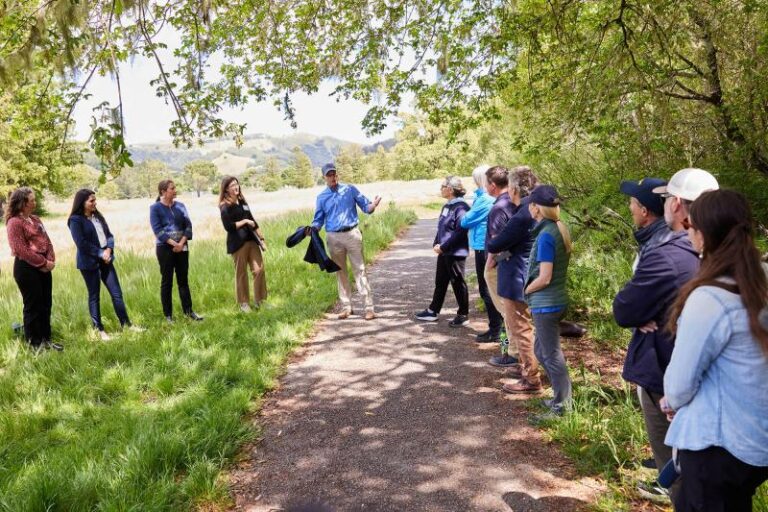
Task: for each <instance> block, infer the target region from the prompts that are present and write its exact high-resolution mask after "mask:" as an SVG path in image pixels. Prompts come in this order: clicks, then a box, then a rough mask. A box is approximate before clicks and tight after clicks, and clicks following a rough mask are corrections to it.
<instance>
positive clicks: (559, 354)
mask: <svg viewBox="0 0 768 512" xmlns="http://www.w3.org/2000/svg"><path fill="white" fill-rule="evenodd" d="M564 314H565V310H562V311H557V312H554V313H531V316H532V317H533V326H534V328H535V329H536V340H535V341H534V347H533V352H534V353H535V354H536V359H538V360H539V363H540V364H541V366H542V367H543V368H544V371H546V372H547V375H548V376H549V381H550V382H551V383H552V392H553V394H554V397H553V399H552V409H553V410H555V411H556V412H560V411H562V410H563V409H569V408H570V407H571V400H572V390H571V378H570V376H569V375H568V365H567V364H566V362H565V356H564V355H563V350H562V349H561V348H560V319H561V318H562V317H563V315H564Z"/></svg>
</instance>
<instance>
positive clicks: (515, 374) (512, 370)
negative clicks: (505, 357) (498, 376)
mask: <svg viewBox="0 0 768 512" xmlns="http://www.w3.org/2000/svg"><path fill="white" fill-rule="evenodd" d="M506 376H507V377H511V378H513V379H522V378H523V367H522V366H520V364H513V365H512V366H507V375H506Z"/></svg>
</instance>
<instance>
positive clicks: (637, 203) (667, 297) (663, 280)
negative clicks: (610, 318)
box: [613, 178, 699, 501]
mask: <svg viewBox="0 0 768 512" xmlns="http://www.w3.org/2000/svg"><path fill="white" fill-rule="evenodd" d="M666 186H667V182H666V181H664V180H661V179H658V178H644V179H642V180H640V181H624V182H622V183H621V186H620V187H619V190H621V192H622V193H624V194H626V195H628V196H629V211H630V214H631V215H632V222H633V223H634V225H635V226H636V228H637V229H636V230H635V232H634V235H635V239H636V240H637V244H638V254H637V257H636V258H635V262H634V264H633V270H634V274H633V276H632V279H630V280H629V282H627V283H626V284H625V285H624V287H623V288H622V289H621V290H620V291H619V293H618V294H617V295H616V298H615V299H614V301H613V315H614V317H615V319H616V323H618V324H619V325H620V326H622V327H628V328H631V329H632V339H631V341H630V342H629V347H628V348H627V356H626V359H625V361H624V371H623V373H622V377H624V379H625V380H627V381H629V382H632V383H634V384H636V385H637V392H638V396H639V399H640V408H641V410H642V412H643V419H644V420H645V428H646V430H647V432H648V440H649V442H650V444H651V451H652V453H653V458H654V461H655V463H656V467H657V468H659V469H661V468H662V467H664V465H665V464H666V463H667V461H668V460H669V459H670V458H671V457H672V450H671V448H669V447H668V446H666V445H665V444H664V437H665V436H666V434H667V429H668V428H669V422H668V421H667V419H666V415H665V414H664V413H663V412H662V411H661V409H660V407H659V400H660V399H661V397H662V396H663V395H664V372H665V371H666V368H667V365H668V364H669V360H670V357H671V356H672V349H673V347H674V336H672V335H671V334H670V333H669V332H668V331H666V330H665V329H659V326H663V325H664V324H665V323H666V319H667V310H668V309H669V306H670V304H672V302H673V301H674V300H675V297H676V296H677V292H678V290H679V289H680V287H681V286H682V285H684V284H685V283H686V282H688V281H689V280H690V279H691V278H692V277H693V276H694V275H695V273H696V270H697V269H698V268H699V258H698V254H696V251H694V250H693V247H692V246H691V243H690V241H689V240H688V238H687V236H686V234H685V231H673V230H672V229H670V226H668V225H667V223H666V222H665V220H664V201H665V199H664V198H663V197H662V196H661V195H659V194H658V193H654V190H658V189H660V188H663V189H666ZM676 490H677V486H673V487H672V489H671V492H672V493H675V492H676ZM638 491H639V492H640V494H641V495H642V496H644V497H645V498H647V499H650V500H653V501H661V500H666V492H665V490H664V489H662V488H660V487H659V486H657V485H655V484H653V483H641V484H640V485H639V486H638Z"/></svg>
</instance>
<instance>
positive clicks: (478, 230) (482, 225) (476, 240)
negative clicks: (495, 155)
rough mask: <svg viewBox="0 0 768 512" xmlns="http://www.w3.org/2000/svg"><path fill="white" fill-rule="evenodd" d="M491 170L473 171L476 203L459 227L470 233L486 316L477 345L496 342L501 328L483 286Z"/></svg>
mask: <svg viewBox="0 0 768 512" xmlns="http://www.w3.org/2000/svg"><path fill="white" fill-rule="evenodd" d="M488 169H490V167H489V166H487V165H481V166H479V167H476V168H475V170H474V171H472V179H473V180H475V185H477V190H475V200H474V201H473V202H472V208H471V209H470V210H469V211H468V212H467V213H466V214H465V215H464V217H462V218H461V227H462V228H464V229H468V230H469V248H470V249H472V250H473V251H475V270H476V274H477V287H478V288H479V291H480V297H481V298H482V299H483V304H485V311H486V312H487V313H488V330H487V331H485V332H483V333H481V334H478V335H477V338H475V339H476V341H478V342H480V343H494V342H498V341H499V336H500V334H501V327H502V325H504V319H503V318H502V316H501V313H499V311H498V310H497V309H496V307H495V306H494V305H493V300H491V294H490V293H489V292H488V284H487V283H486V282H485V260H486V257H487V253H486V252H485V233H486V231H487V228H488V213H489V212H490V211H491V207H492V206H493V201H494V198H493V197H491V196H490V195H488V193H487V192H486V191H485V182H486V178H485V172H486V171H487V170H488Z"/></svg>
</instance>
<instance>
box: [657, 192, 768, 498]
mask: <svg viewBox="0 0 768 512" xmlns="http://www.w3.org/2000/svg"><path fill="white" fill-rule="evenodd" d="M684 225H685V227H686V229H687V230H688V236H689V237H690V239H691V242H692V243H693V247H694V248H695V249H696V250H697V251H698V252H699V253H700V254H701V258H702V261H701V267H700V269H699V272H698V274H697V275H696V277H694V278H693V280H692V281H691V282H690V283H689V284H687V285H686V286H685V287H683V288H682V289H681V290H680V294H679V296H678V299H677V300H676V302H675V304H674V305H673V306H672V310H671V314H670V323H669V328H670V329H671V330H672V331H673V332H674V331H676V333H677V339H676V341H675V348H674V351H673V352H672V359H671V361H670V363H669V366H668V367H667V371H666V373H665V375H664V392H665V397H664V398H662V399H661V404H660V405H661V408H662V410H664V411H665V412H667V415H668V417H671V418H673V419H672V424H671V425H670V427H669V431H668V432H667V437H666V441H665V442H666V444H667V445H669V446H671V447H673V448H676V449H677V453H678V462H679V466H680V470H681V478H682V485H681V489H680V492H679V493H678V495H677V496H676V497H675V510H676V511H677V512H681V511H682V512H684V511H709V510H718V511H721V510H727V511H729V512H731V511H735V512H739V511H750V510H752V496H753V495H754V493H755V490H756V489H757V487H758V486H759V485H760V484H761V483H762V482H764V481H766V479H768V326H766V325H765V317H766V316H768V311H766V309H765V308H766V306H767V305H768V280H767V279H766V275H765V271H764V270H763V268H762V266H761V263H760V253H759V251H758V250H757V248H756V247H755V243H754V229H753V226H752V213H751V211H750V208H749V205H748V204H747V201H746V199H745V198H744V196H743V195H741V194H739V193H738V192H734V191H731V190H713V191H710V192H705V193H704V194H702V195H701V196H700V197H699V199H697V200H696V201H695V202H694V203H693V204H692V205H691V210H690V221H688V222H686V223H685V224H684ZM761 317H762V319H763V322H764V323H762V324H761V321H760V319H761Z"/></svg>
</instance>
